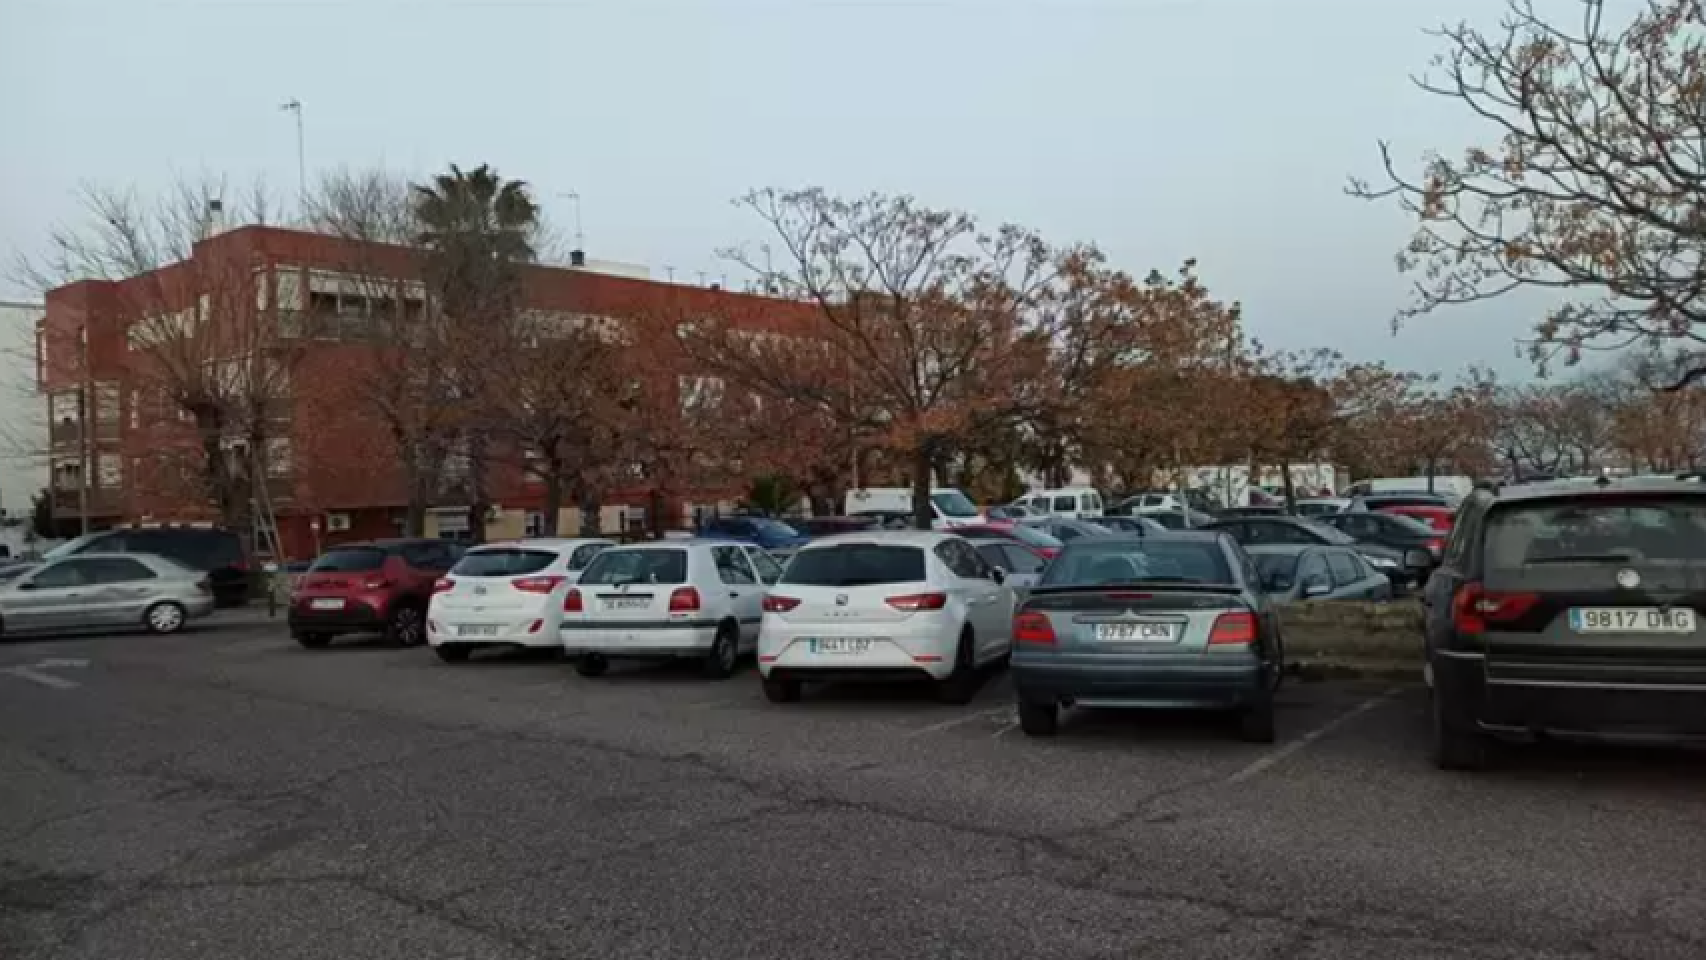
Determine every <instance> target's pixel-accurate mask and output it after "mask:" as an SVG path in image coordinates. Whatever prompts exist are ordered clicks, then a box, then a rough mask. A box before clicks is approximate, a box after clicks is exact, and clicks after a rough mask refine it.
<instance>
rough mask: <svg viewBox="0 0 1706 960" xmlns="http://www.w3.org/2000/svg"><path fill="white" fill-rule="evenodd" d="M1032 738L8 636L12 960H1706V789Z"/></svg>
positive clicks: (497, 676)
mask: <svg viewBox="0 0 1706 960" xmlns="http://www.w3.org/2000/svg"><path fill="white" fill-rule="evenodd" d="M1281 699H1282V708H1281V712H1280V724H1281V742H1279V743H1277V744H1274V745H1272V746H1256V745H1250V744H1244V743H1240V742H1238V741H1237V740H1236V739H1235V738H1234V737H1233V736H1232V732H1231V730H1230V728H1229V727H1228V725H1227V724H1225V723H1223V722H1219V721H1218V720H1217V719H1216V718H1213V717H1201V716H1172V715H1160V716H1156V715H1147V716H1132V715H1121V714H1113V715H1094V716H1074V717H1073V718H1072V719H1071V720H1070V721H1069V723H1068V725H1067V726H1066V728H1065V730H1064V731H1063V733H1062V735H1061V736H1060V737H1059V738H1057V739H1055V740H1053V741H1036V740H1030V739H1027V738H1026V737H1025V736H1024V735H1023V734H1022V733H1020V732H1019V731H1018V729H1017V728H1016V724H1015V722H1014V715H1013V710H1012V707H1011V695H1010V692H1009V688H1008V687H1007V685H1006V682H1005V678H1003V677H1001V676H999V675H998V676H995V677H993V678H992V679H991V680H990V682H989V683H988V684H987V685H986V687H985V689H984V691H983V692H982V694H981V695H980V696H979V698H978V699H977V701H976V702H975V703H973V704H972V705H971V706H969V707H946V706H941V705H938V704H936V703H934V702H932V700H931V699H930V698H929V696H928V694H927V693H926V692H925V691H923V690H918V689H913V688H909V687H906V686H904V685H903V686H884V687H876V688H868V687H841V688H834V689H830V690H827V691H822V692H819V693H817V694H816V695H813V694H810V693H808V697H807V700H806V702H804V703H802V704H799V705H797V706H788V707H782V706H776V705H772V704H769V703H766V702H765V701H764V699H763V697H762V695H761V694H760V691H759V689H758V682H757V677H756V674H755V673H753V672H752V671H751V670H750V668H749V669H748V670H747V671H746V672H743V673H741V674H739V675H737V676H736V677H735V678H734V679H732V680H729V681H723V682H718V681H707V680H702V679H700V678H698V677H697V676H696V675H695V674H694V673H693V672H692V671H691V670H685V669H669V668H654V667H645V668H623V667H618V668H616V669H615V670H613V671H612V674H611V675H610V676H608V677H606V678H603V679H599V680H588V679H583V678H581V677H578V676H576V675H575V674H574V672H573V671H572V670H571V669H570V668H569V667H567V666H566V665H564V664H561V663H556V662H551V661H550V660H547V659H539V658H526V657H511V656H505V657H500V658H489V657H488V658H481V659H477V660H476V661H475V662H473V663H469V664H465V665H458V666H448V665H445V664H441V663H439V662H438V661H437V660H436V659H435V658H434V657H433V656H432V654H431V653H430V652H428V651H426V650H395V649H388V648H384V647H380V646H378V645H376V644H371V643H362V642H354V643H346V644H340V645H338V646H335V647H333V648H331V649H329V650H325V651H315V652H310V651H306V650H302V649H299V648H297V647H296V646H295V645H294V644H293V643H291V642H290V641H289V639H288V638H287V637H286V636H285V635H284V631H283V628H282V627H281V626H279V625H277V624H274V623H269V622H267V621H266V620H265V619H264V617H256V616H253V615H245V616H244V617H243V618H242V619H241V621H240V622H239V621H238V620H236V619H234V618H232V617H231V616H229V615H227V616H226V617H225V618H224V620H223V622H221V623H218V624H215V625H213V626H211V627H207V628H203V629H200V630H196V631H193V632H189V633H185V634H183V635H179V636H174V637H170V638H156V637H149V636H143V635H132V636H112V637H95V638H78V639H69V640H57V641H35V642H11V643H6V644H0V957H6V958H11V957H19V958H31V960H35V958H42V960H59V958H102V960H107V958H125V960H151V958H171V960H198V958H209V960H241V958H266V960H286V958H299V957H300V958H337V960H365V958H376V960H379V958H385V960H389V958H396V960H404V958H407V960H427V958H440V957H443V958H459V960H467V958H522V957H572V958H583V957H597V958H600V960H618V958H641V957H647V958H650V957H671V958H740V960H761V958H772V957H775V958H788V960H800V958H808V960H834V958H859V960H882V958H906V960H918V958H937V957H965V958H977V960H1006V958H1021V957H1023V958H1034V957H1051V958H1078V957H1109V958H1112V957H1120V958H1133V957H1159V958H1208V957H1227V958H1241V960H1250V958H1296V960H1326V958H1359V960H1360V958H1379V960H1411V958H1416V960H1420V958H1429V960H1436V958H1483V957H1486V958H1500V960H1528V958H1589V957H1641V958H1647V957H1652V958H1660V957H1663V958H1688V960H1699V958H1701V957H1706V763H1702V760H1701V757H1699V756H1698V755H1691V754H1683V753H1672V752H1644V751H1630V750H1626V749H1625V750H1612V749H1604V748H1583V747H1564V746H1558V747H1552V746H1549V747H1545V748H1540V749H1532V750H1524V751H1521V752H1519V753H1517V754H1516V755H1515V756H1513V757H1512V758H1510V760H1509V762H1508V763H1507V765H1506V766H1504V767H1503V768H1502V769H1500V770H1497V771H1494V772H1490V773H1486V774H1480V775H1452V774H1445V773H1440V772H1436V771H1434V770H1433V769H1432V768H1431V767H1430V766H1429V765H1428V763H1427V760H1426V752H1425V745H1426V716H1425V703H1426V701H1425V696H1424V695H1423V692H1422V691H1421V690H1419V689H1417V688H1414V687H1391V686H1388V685H1385V684H1357V683H1349V682H1334V683H1298V684H1294V685H1292V686H1290V687H1288V688H1287V690H1286V691H1285V692H1284V693H1283V695H1282V698H1281Z"/></svg>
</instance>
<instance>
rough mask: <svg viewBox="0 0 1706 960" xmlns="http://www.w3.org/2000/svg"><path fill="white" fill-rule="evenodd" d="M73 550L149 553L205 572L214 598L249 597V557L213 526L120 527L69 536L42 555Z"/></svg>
mask: <svg viewBox="0 0 1706 960" xmlns="http://www.w3.org/2000/svg"><path fill="white" fill-rule="evenodd" d="M77 553H151V554H153V555H155V556H157V557H165V558H166V559H167V560H175V561H177V562H178V563H179V564H182V565H183V566H186V567H189V568H190V569H191V570H200V571H202V572H204V573H206V574H207V579H208V581H209V583H211V584H212V586H213V600H214V603H216V604H218V605H219V606H222V607H231V606H241V605H242V604H244V603H247V602H248V600H249V560H248V555H247V554H246V553H244V551H243V541H242V540H241V539H239V538H238V536H237V534H235V533H233V532H231V531H230V530H221V529H219V528H217V527H176V526H174V527H124V528H121V529H117V530H102V531H100V532H98V533H88V534H84V535H83V536H81V537H78V538H77V539H75V540H70V541H67V542H65V543H62V544H60V545H59V546H57V547H54V548H53V549H52V550H49V551H48V552H47V559H49V560H53V559H57V558H59V557H68V556H71V555H72V554H77Z"/></svg>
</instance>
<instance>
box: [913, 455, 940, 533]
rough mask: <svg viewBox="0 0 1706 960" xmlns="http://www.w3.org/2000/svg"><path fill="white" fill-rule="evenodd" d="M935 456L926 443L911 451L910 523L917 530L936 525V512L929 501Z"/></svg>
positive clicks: (930, 528) (928, 528)
mask: <svg viewBox="0 0 1706 960" xmlns="http://www.w3.org/2000/svg"><path fill="white" fill-rule="evenodd" d="M934 467H935V458H934V457H932V456H931V455H930V447H929V445H928V444H923V443H921V444H919V445H918V446H917V447H916V448H914V450H913V451H912V525H913V526H914V527H915V528H917V529H919V530H933V529H935V527H936V512H935V510H934V509H933V505H932V504H931V502H930V477H931V473H932V471H933V469H934Z"/></svg>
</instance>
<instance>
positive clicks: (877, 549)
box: [758, 531, 1013, 703]
mask: <svg viewBox="0 0 1706 960" xmlns="http://www.w3.org/2000/svg"><path fill="white" fill-rule="evenodd" d="M1005 579H1006V578H1005V575H1004V574H1003V572H1002V571H1000V570H997V569H995V568H992V567H991V566H989V564H988V563H986V562H984V559H983V558H982V557H980V556H978V552H977V550H976V549H975V548H973V547H972V545H971V544H970V543H968V542H966V541H965V540H964V539H962V538H960V537H958V536H955V535H953V534H950V533H936V532H927V531H892V532H891V531H884V532H871V533H849V534H841V535H839V536H833V537H825V538H824V539H822V540H818V541H815V542H813V543H810V544H808V545H806V546H805V547H803V548H801V550H800V551H799V552H798V553H796V554H794V559H793V561H792V562H791V563H789V564H788V568H787V570H786V571H785V572H784V573H783V574H782V579H781V581H780V582H778V583H777V585H776V586H775V587H773V588H772V589H771V591H770V594H769V596H767V597H765V599H764V622H763V624H762V626H761V627H760V630H759V634H758V671H759V673H760V674H761V675H762V676H763V678H764V694H765V696H766V697H768V698H769V699H770V700H771V701H773V702H776V703H787V702H792V701H794V700H798V699H799V698H800V688H801V685H802V683H804V682H805V681H808V680H832V679H838V678H842V677H858V676H883V675H890V676H892V675H908V674H910V675H917V674H924V675H926V676H929V677H930V678H931V679H933V680H935V681H936V682H937V690H938V694H939V696H940V697H941V699H943V700H945V701H947V702H950V703H966V702H969V701H970V700H971V698H972V697H973V696H974V695H976V693H977V685H978V679H979V676H980V671H981V669H982V668H983V667H984V666H985V665H986V664H990V663H995V662H997V661H1000V660H1002V659H1003V658H1005V657H1006V656H1007V654H1008V653H1009V652H1011V650H1012V646H1013V591H1012V590H1011V589H1010V588H1008V587H1007V586H1006V584H1005V582H1004V581H1005Z"/></svg>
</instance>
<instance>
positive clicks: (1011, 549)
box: [966, 536, 1049, 600]
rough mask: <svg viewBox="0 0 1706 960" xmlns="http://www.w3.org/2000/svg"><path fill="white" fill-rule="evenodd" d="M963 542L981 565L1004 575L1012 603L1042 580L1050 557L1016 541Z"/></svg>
mask: <svg viewBox="0 0 1706 960" xmlns="http://www.w3.org/2000/svg"><path fill="white" fill-rule="evenodd" d="M966 542H967V543H970V544H971V545H972V546H973V547H975V548H976V549H977V555H978V556H980V557H982V558H983V562H984V563H987V564H989V565H990V566H991V567H992V568H994V569H996V570H1000V571H1001V572H1002V573H1003V574H1005V575H1006V578H1007V586H1008V587H1009V588H1011V589H1012V591H1013V596H1014V598H1015V600H1022V599H1024V596H1025V594H1026V593H1027V592H1029V591H1030V589H1031V588H1032V587H1034V586H1036V585H1037V580H1038V579H1039V578H1041V577H1042V574H1043V568H1044V567H1046V566H1048V562H1049V558H1048V557H1046V556H1044V555H1043V554H1042V552H1041V551H1039V550H1037V549H1036V548H1035V547H1030V546H1027V545H1025V544H1024V543H1022V542H1020V541H1017V540H1008V539H1004V538H1001V537H978V536H966Z"/></svg>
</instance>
